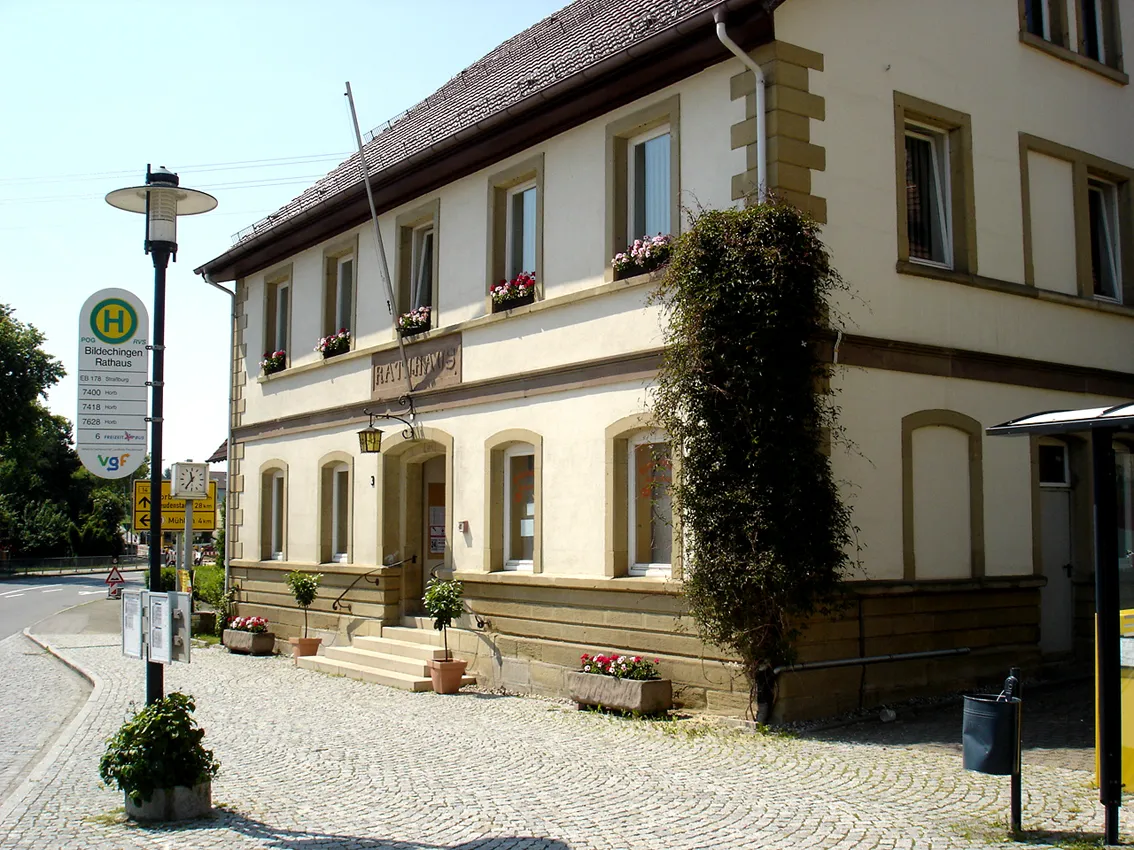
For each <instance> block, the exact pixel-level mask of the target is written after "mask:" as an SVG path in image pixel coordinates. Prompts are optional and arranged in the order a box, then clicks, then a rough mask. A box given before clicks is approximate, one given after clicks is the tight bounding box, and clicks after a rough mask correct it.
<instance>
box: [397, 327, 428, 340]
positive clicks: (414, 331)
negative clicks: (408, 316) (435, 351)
mask: <svg viewBox="0 0 1134 850" xmlns="http://www.w3.org/2000/svg"><path fill="white" fill-rule="evenodd" d="M427 330H429V325H421V326H419V327H416V328H398V336H400V337H401V338H402V339H405V338H406V337H409V336H417V335H418V334H423V333H425V332H426V331H427Z"/></svg>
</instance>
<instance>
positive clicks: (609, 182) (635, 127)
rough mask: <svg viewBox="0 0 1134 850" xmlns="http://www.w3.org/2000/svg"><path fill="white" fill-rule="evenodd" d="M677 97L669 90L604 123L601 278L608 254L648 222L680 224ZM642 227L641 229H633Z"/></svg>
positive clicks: (669, 228) (669, 229) (670, 227)
mask: <svg viewBox="0 0 1134 850" xmlns="http://www.w3.org/2000/svg"><path fill="white" fill-rule="evenodd" d="M680 198H681V99H680V96H679V95H673V96H671V97H668V98H665V99H664V100H661V101H658V102H657V103H654V104H651V105H650V106H646V107H644V108H642V109H639V110H636V111H635V112H632V113H630V114H629V115H625V116H623V117H622V118H619V119H617V120H616V121H612V122H611V123H609V124H607V126H606V228H605V229H606V246H605V250H606V279H607V280H613V279H614V270H613V268H612V267H611V265H610V261H611V258H613V257H614V255H615V254H617V253H619V252H620V251H624V250H625V249H626V246H627V245H629V244H630V243H631V242H633V241H634V239H635V238H639V237H641V236H646V235H649V236H656V235H657V233H656V232H650V229H651V228H652V227H657V228H659V229H660V228H663V227H664V228H665V230H663V231H661V232H663V233H667V234H672V235H675V236H676V235H677V233H678V232H679V231H680V229H681V207H680ZM639 230H640V231H641V232H640V233H639V232H637V231H639Z"/></svg>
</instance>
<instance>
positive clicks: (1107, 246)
mask: <svg viewBox="0 0 1134 850" xmlns="http://www.w3.org/2000/svg"><path fill="white" fill-rule="evenodd" d="M1087 212H1088V215H1089V217H1090V228H1091V280H1092V282H1093V284H1094V294H1095V296H1096V297H1099V298H1107V299H1112V300H1115V301H1120V300H1121V295H1120V293H1121V288H1120V286H1119V281H1120V280H1121V278H1120V277H1119V274H1118V270H1119V268H1120V263H1119V249H1118V187H1117V186H1115V185H1114V184H1113V183H1107V182H1105V181H1103V180H1096V179H1092V180H1089V181H1088V183H1087Z"/></svg>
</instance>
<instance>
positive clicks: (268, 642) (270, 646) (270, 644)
mask: <svg viewBox="0 0 1134 850" xmlns="http://www.w3.org/2000/svg"><path fill="white" fill-rule="evenodd" d="M221 642H222V643H223V644H224V645H225V646H227V647H228V651H229V652H240V653H246V654H248V655H271V654H272V653H273V652H275V651H276V636H275V635H274V634H272V633H271V632H242V631H239V630H237V629H225V630H224V635H223V636H222V637H221Z"/></svg>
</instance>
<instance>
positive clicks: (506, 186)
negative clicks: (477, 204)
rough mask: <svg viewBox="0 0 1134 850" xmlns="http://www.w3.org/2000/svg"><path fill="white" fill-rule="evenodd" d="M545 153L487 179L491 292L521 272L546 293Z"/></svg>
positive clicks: (487, 297)
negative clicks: (544, 289)
mask: <svg viewBox="0 0 1134 850" xmlns="http://www.w3.org/2000/svg"><path fill="white" fill-rule="evenodd" d="M543 202H544V193H543V154H542V153H541V154H537V155H536V156H534V157H532V158H531V159H527V160H524V161H523V162H519V163H517V164H516V165H513V166H512V167H511V168H508V169H505V170H504V171H501V172H499V173H497V174H493V175H492V176H491V177H489V178H488V278H487V286H486V288H485V297H486V299H488V301H487V306H488V308H489V310H490V311H491V310H492V309H493V307H492V302H491V299H490V298H489V296H488V290H489V289H491V288H492V287H493V286H496V285H497V284H498V283H500V281H502V280H511V279H512V278H514V277H515V276H516V275H518V274H519V273H520V272H528V273H530V274H532V275H534V276H535V280H536V295H535V298H536V299H539V298H540V297H542V294H543Z"/></svg>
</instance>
